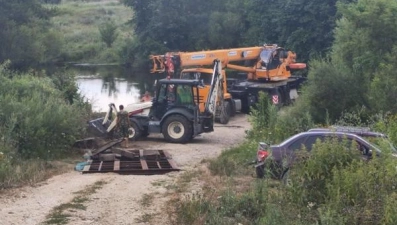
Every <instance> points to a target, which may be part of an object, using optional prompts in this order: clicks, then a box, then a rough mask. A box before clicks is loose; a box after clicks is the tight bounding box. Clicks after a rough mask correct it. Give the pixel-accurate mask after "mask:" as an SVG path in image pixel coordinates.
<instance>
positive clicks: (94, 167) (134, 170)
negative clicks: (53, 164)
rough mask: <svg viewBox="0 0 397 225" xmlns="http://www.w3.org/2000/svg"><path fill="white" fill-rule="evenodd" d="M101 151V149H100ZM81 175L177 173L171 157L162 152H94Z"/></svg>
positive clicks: (115, 150)
mask: <svg viewBox="0 0 397 225" xmlns="http://www.w3.org/2000/svg"><path fill="white" fill-rule="evenodd" d="M102 149H103V148H102ZM96 153H97V154H95V155H93V156H92V159H91V160H89V161H88V164H87V165H86V166H85V167H84V169H83V171H82V172H83V173H106V172H115V173H120V174H145V175H150V174H163V173H167V172H171V171H179V169H178V168H177V166H176V164H175V162H174V161H173V159H172V157H171V155H170V154H169V153H168V152H166V151H164V150H123V149H117V148H116V149H112V150H111V152H110V153H109V152H108V153H106V152H105V151H96Z"/></svg>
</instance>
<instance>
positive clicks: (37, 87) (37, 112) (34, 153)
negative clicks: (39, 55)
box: [0, 66, 87, 159]
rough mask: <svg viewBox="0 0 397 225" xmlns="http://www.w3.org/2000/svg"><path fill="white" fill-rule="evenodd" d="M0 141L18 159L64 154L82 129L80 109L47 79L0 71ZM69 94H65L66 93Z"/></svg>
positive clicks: (83, 115) (82, 119)
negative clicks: (68, 100) (12, 150)
mask: <svg viewBox="0 0 397 225" xmlns="http://www.w3.org/2000/svg"><path fill="white" fill-rule="evenodd" d="M0 74H1V76H0V79H1V82H0V83H1V86H2V87H1V88H0V90H1V91H0V92H1V95H0V96H1V98H0V101H1V103H2V105H3V107H2V108H1V110H0V129H1V131H2V132H1V134H2V139H1V140H2V142H3V144H4V145H5V146H9V149H15V150H16V152H15V154H16V156H20V157H22V158H42V159H51V158H54V157H57V156H60V155H61V154H64V153H65V152H66V151H67V150H68V149H69V148H70V145H71V144H72V143H73V142H74V141H75V139H76V138H77V137H78V136H79V134H80V133H81V132H82V131H83V129H84V117H85V115H87V113H86V112H84V111H83V110H84V109H81V108H80V107H79V106H77V105H71V104H70V103H69V102H67V101H66V99H67V98H69V97H71V96H73V95H74V94H72V93H71V92H70V90H67V87H64V89H61V90H64V91H65V92H64V93H62V91H60V90H58V89H56V87H55V85H54V83H53V82H52V80H51V79H49V78H41V77H35V76H34V74H29V75H26V74H18V73H15V72H12V71H9V70H7V69H6V68H4V66H3V67H2V68H1V70H0ZM68 91H69V92H70V93H69V95H71V96H65V95H66V93H67V92H68Z"/></svg>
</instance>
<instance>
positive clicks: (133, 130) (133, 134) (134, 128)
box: [128, 121, 142, 141]
mask: <svg viewBox="0 0 397 225" xmlns="http://www.w3.org/2000/svg"><path fill="white" fill-rule="evenodd" d="M131 124H132V125H131V127H130V128H129V129H128V131H129V135H128V139H130V140H133V141H135V140H137V139H138V138H140V137H141V135H142V131H141V130H140V129H139V127H138V124H136V123H135V122H133V121H131Z"/></svg>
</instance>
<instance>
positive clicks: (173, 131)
mask: <svg viewBox="0 0 397 225" xmlns="http://www.w3.org/2000/svg"><path fill="white" fill-rule="evenodd" d="M192 132H193V127H192V124H191V123H190V122H189V121H188V120H187V119H186V117H184V116H181V115H171V116H169V117H168V118H167V119H166V120H165V122H164V124H163V126H162V133H163V135H164V137H165V139H166V140H167V141H169V142H172V143H186V142H188V141H189V140H190V139H191V137H192V135H193V133H192Z"/></svg>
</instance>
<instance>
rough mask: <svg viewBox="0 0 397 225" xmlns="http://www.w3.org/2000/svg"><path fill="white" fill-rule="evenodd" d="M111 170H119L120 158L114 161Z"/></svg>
mask: <svg viewBox="0 0 397 225" xmlns="http://www.w3.org/2000/svg"><path fill="white" fill-rule="evenodd" d="M113 170H114V171H119V170H120V160H116V161H114V167H113Z"/></svg>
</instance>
